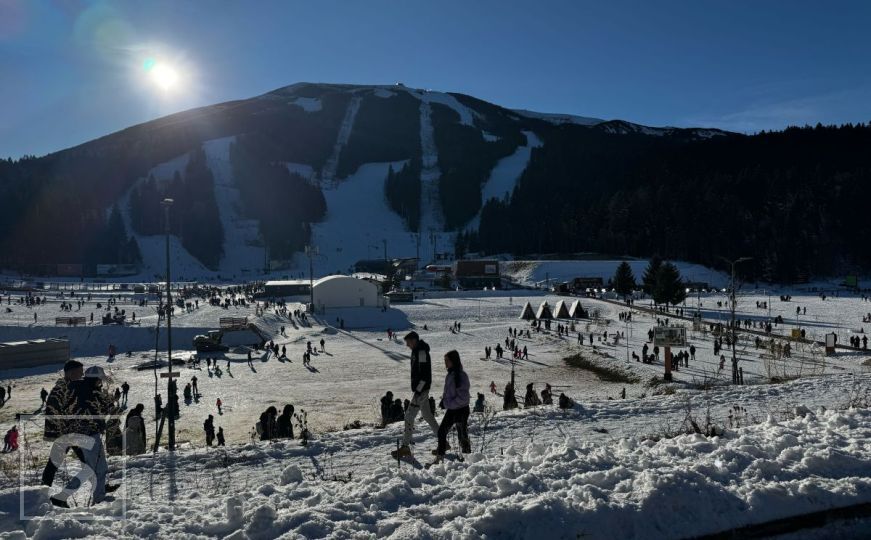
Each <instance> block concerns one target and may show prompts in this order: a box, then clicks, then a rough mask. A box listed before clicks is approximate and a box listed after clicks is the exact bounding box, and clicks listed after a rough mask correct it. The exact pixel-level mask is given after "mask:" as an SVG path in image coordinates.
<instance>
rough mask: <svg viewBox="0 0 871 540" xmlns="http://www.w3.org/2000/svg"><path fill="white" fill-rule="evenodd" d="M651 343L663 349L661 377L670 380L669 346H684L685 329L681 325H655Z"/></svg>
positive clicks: (685, 340) (685, 342) (685, 341)
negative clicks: (663, 361) (663, 364)
mask: <svg viewBox="0 0 871 540" xmlns="http://www.w3.org/2000/svg"><path fill="white" fill-rule="evenodd" d="M653 345H654V346H655V347H663V348H664V349H665V356H664V360H665V373H664V374H663V377H662V378H663V379H664V380H666V381H671V348H672V347H686V345H687V329H686V328H684V327H683V326H657V327H654V329H653Z"/></svg>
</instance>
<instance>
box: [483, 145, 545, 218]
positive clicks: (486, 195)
mask: <svg viewBox="0 0 871 540" xmlns="http://www.w3.org/2000/svg"><path fill="white" fill-rule="evenodd" d="M523 134H524V135H526V144H525V145H524V146H518V147H517V150H515V151H514V153H513V154H511V155H510V156H507V157H504V158H502V159H500V160H499V161H498V162H497V163H496V165H495V166H494V167H493V170H492V171H490V177H489V178H487V181H486V182H485V183H484V186H483V187H482V188H481V201H482V206H483V204H485V203H486V202H487V201H489V200H490V199H502V198H503V197H506V196H508V195H510V194H511V192H512V190H514V186H515V185H517V181H518V180H520V175H522V174H523V171H525V170H526V166H527V165H529V158H530V156H531V155H532V149H533V148H538V147H540V146H541V144H542V142H541V139H539V138H538V137H537V136H536V135H535V133H533V132H531V131H524V132H523ZM480 223H481V213H480V212H479V213H478V215H476V216H475V217H474V218H472V220H471V221H470V222H469V224H468V225H467V226H466V228H468V229H477V228H478V226H479V225H480Z"/></svg>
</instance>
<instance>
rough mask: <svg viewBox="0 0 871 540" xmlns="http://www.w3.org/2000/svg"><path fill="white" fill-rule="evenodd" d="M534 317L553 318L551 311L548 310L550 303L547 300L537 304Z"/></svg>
mask: <svg viewBox="0 0 871 540" xmlns="http://www.w3.org/2000/svg"><path fill="white" fill-rule="evenodd" d="M535 317H536V318H537V319H553V313H552V312H551V311H550V305H549V304H548V303H547V301H545V302H542V303H541V305H540V306H538V313H536V314H535Z"/></svg>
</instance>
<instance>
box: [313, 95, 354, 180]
mask: <svg viewBox="0 0 871 540" xmlns="http://www.w3.org/2000/svg"><path fill="white" fill-rule="evenodd" d="M362 101H363V98H362V97H361V96H353V97H351V100H350V101H349V102H348V108H347V109H346V110H345V116H344V118H342V123H341V125H340V126H339V134H338V136H337V137H336V143H335V145H333V151H332V153H331V154H330V157H328V158H327V161H326V163H324V166H323V168H322V169H321V176H320V183H321V187H335V186H336V184H337V183H338V182H337V179H336V170H337V169H338V167H339V157H340V156H341V154H342V149H343V148H344V147H345V146H346V145H347V144H348V139H350V138H351V131H352V130H353V129H354V119H355V118H357V111H359V110H360V103H361V102H362Z"/></svg>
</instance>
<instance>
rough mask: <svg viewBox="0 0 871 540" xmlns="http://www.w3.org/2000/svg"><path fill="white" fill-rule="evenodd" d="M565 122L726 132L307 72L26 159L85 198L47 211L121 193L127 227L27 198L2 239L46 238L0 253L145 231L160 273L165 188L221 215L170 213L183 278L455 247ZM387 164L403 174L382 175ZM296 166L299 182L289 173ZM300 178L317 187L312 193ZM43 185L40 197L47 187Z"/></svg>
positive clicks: (115, 253) (108, 257)
mask: <svg viewBox="0 0 871 540" xmlns="http://www.w3.org/2000/svg"><path fill="white" fill-rule="evenodd" d="M565 129H578V130H596V131H595V133H599V134H601V135H602V136H614V135H624V134H626V135H628V134H632V135H639V134H640V135H645V136H673V137H679V138H682V139H703V138H707V137H711V136H714V135H721V134H724V132H721V131H719V130H707V129H706V130H684V129H676V128H650V127H647V126H641V125H637V124H632V123H629V122H623V121H608V122H606V121H602V120H598V119H593V118H584V117H579V116H573V115H559V114H546V113H535V112H531V111H526V110H509V109H504V108H502V107H499V106H498V105H494V104H491V103H487V102H485V101H482V100H479V99H476V98H474V97H471V96H467V95H463V94H457V93H448V92H439V91H432V90H423V89H415V88H410V87H406V86H404V85H402V84H395V85H341V84H315V83H298V84H294V85H291V86H287V87H283V88H279V89H277V90H274V91H272V92H268V93H266V94H263V95H261V96H257V97H254V98H251V99H247V100H240V101H233V102H227V103H221V104H217V105H212V106H208V107H201V108H198V109H193V110H189V111H185V112H181V113H177V114H173V115H170V116H167V117H164V118H160V119H157V120H154V121H151V122H147V123H144V124H140V125H137V126H133V127H131V128H128V129H125V130H123V131H119V132H117V133H114V134H111V135H107V136H105V137H102V138H100V139H97V140H94V141H91V142H88V143H85V144H82V145H80V146H77V147H74V148H71V149H68V150H64V151H61V152H58V153H55V154H51V155H49V156H46V157H44V158H39V159H34V160H27V161H26V162H25V161H22V162H18V164H16V165H17V166H19V167H22V168H24V169H26V172H27V173H28V174H33V172H32V171H33V170H34V169H38V168H40V167H42V168H47V169H51V171H52V172H51V174H49V175H47V177H46V178H45V182H44V183H43V184H42V185H41V188H40V189H42V190H46V191H48V190H52V189H65V190H67V192H68V195H69V196H70V197H72V199H73V200H75V201H77V202H76V205H78V208H77V209H75V210H72V209H69V208H67V207H63V206H60V203H57V204H58V206H60V208H56V207H55V206H52V204H53V203H51V204H50V201H51V198H50V197H42V199H44V200H40V202H39V204H44V205H48V206H46V207H45V208H42V210H43V211H44V212H45V213H48V214H54V215H58V217H59V218H60V217H63V216H62V215H60V214H63V213H65V212H70V213H71V214H74V215H83V214H84V215H90V214H92V213H93V214H97V215H99V214H101V215H104V216H105V215H109V214H110V211H111V209H112V208H117V209H118V210H119V213H120V215H121V219H120V221H121V222H123V229H124V233H125V235H119V238H118V239H117V241H115V243H114V244H113V243H112V242H110V241H107V242H105V244H106V245H103V244H102V243H99V242H96V244H98V246H97V247H95V246H94V244H95V242H94V241H93V240H92V239H90V236H103V237H105V236H106V235H107V232H106V231H105V230H104V226H103V224H101V223H99V222H93V223H90V224H88V225H82V226H81V227H80V228H78V229H77V228H76V227H70V228H50V229H49V230H45V231H43V230H42V229H41V228H40V227H36V226H33V224H31V223H30V221H29V220H28V215H27V214H28V213H27V212H25V211H22V212H21V213H20V215H11V216H7V220H8V221H10V222H12V223H17V224H19V225H20V227H18V228H14V229H10V230H9V231H8V232H7V233H6V234H7V235H14V236H12V237H6V238H4V240H5V245H6V246H15V245H16V244H17V243H20V241H21V240H22V239H23V238H27V239H28V240H29V241H30V242H31V243H33V242H34V240H36V241H37V242H39V243H40V244H41V245H44V246H46V248H45V249H44V250H42V251H40V252H38V253H36V252H23V253H22V254H18V255H15V253H17V252H16V250H14V249H9V250H7V256H6V257H5V260H4V261H0V263H5V264H4V265H5V266H9V267H13V268H30V267H34V266H35V265H42V267H43V268H41V269H37V270H36V272H41V271H44V272H45V273H52V272H51V268H52V266H53V265H56V264H58V263H75V264H84V267H83V270H82V273H85V274H88V273H89V269H92V268H93V267H94V266H95V265H96V264H100V263H117V262H128V259H132V258H139V257H138V255H137V253H136V251H137V249H136V248H134V247H131V245H132V244H133V240H135V244H136V245H137V247H138V252H139V255H141V260H142V274H143V275H144V276H153V275H155V274H160V273H161V269H162V267H163V263H161V262H160V261H161V260H162V256H160V254H161V253H162V249H163V242H164V240H163V238H162V236H160V234H161V233H162V232H163V227H162V226H158V225H157V223H156V222H155V221H154V220H153V219H152V220H151V221H149V219H148V216H150V215H155V214H157V213H159V209H158V206H157V205H158V203H159V199H161V198H163V197H165V196H170V195H172V196H174V197H175V198H177V199H180V200H181V202H182V206H183V207H180V208H176V209H174V212H180V213H185V212H187V211H189V209H190V207H192V206H193V205H194V201H195V202H196V204H197V205H200V208H199V209H198V210H197V211H198V212H199V213H198V214H197V216H199V215H203V216H206V217H209V219H199V218H197V219H188V220H187V221H186V222H184V223H181V221H184V220H182V219H181V218H173V219H178V220H180V222H179V223H175V222H173V227H172V232H173V237H174V239H173V254H174V255H173V257H174V264H175V268H177V272H178V274H179V277H194V276H218V275H221V276H225V277H232V276H237V277H241V276H245V275H248V276H253V275H256V274H259V273H262V271H263V270H264V268H266V267H269V268H270V269H271V270H273V271H276V270H277V271H278V272H283V273H295V272H298V271H301V269H302V268H307V266H308V261H307V259H306V257H305V256H304V254H303V247H304V245H306V244H308V243H312V244H314V245H315V246H317V247H318V255H317V257H316V260H315V261H314V265H315V267H316V269H317V271H318V272H319V273H320V272H332V271H336V270H340V271H345V270H347V269H348V268H349V267H350V266H351V265H353V264H354V263H355V262H356V261H358V260H360V259H366V258H377V257H380V256H383V255H384V252H385V251H386V252H387V255H388V256H389V257H397V256H399V257H412V256H417V255H418V254H419V255H420V256H421V257H422V258H424V259H426V260H429V259H434V258H436V257H437V256H438V254H439V253H449V252H453V246H454V236H455V234H456V231H474V230H475V229H477V227H478V223H479V220H480V212H481V209H482V207H483V205H484V203H486V202H487V201H488V200H489V199H491V198H496V199H502V198H504V197H507V196H509V195H510V194H511V192H512V190H513V189H514V186H515V185H516V183H517V181H518V179H519V178H520V176H521V175H522V174H523V172H524V170H525V169H526V166H527V164H528V163H529V160H530V158H531V156H532V154H533V152H535V150H536V149H537V148H541V147H543V146H546V145H547V144H548V138H549V135H550V134H551V133H552V132H553V131H554V130H565ZM191 152H203V154H204V161H205V167H207V168H208V170H209V171H210V173H211V182H212V184H213V185H212V186H204V185H202V184H201V185H198V187H197V188H193V187H191V184H190V182H189V181H188V180H187V175H188V174H193V173H191V172H190V171H187V168H189V167H188V162H189V155H190V154H191ZM243 157H244V160H243ZM276 167H278V168H281V170H282V172H277V169H276ZM95 169H96V170H100V172H98V173H97V174H94V173H93V171H94V170H95ZM391 170H392V171H393V172H394V173H397V177H396V181H394V182H392V183H391V184H390V185H389V186H386V184H385V181H386V178H387V176H388V173H389V172H390V171H391ZM400 171H402V172H400ZM2 173H3V171H2V170H0V185H3V187H5V188H6V189H8V190H14V186H13V185H12V184H14V182H15V181H16V180H17V177H16V174H14V173H8V174H6V175H4V174H2ZM264 176H266V177H268V179H264ZM273 176H275V178H272V177H273ZM286 177H292V179H293V182H297V183H296V184H294V185H295V186H297V187H295V188H294V187H288V186H290V185H291V184H290V182H291V181H290V180H287V179H286ZM300 182H303V183H305V184H307V185H308V186H310V187H311V188H312V189H311V190H308V189H307V190H305V193H303V192H302V191H300V186H301V185H302V184H300ZM4 184H6V185H4ZM36 184H37V182H32V183H31V186H32V185H36ZM318 191H319V192H320V194H318ZM183 194H186V195H183ZM32 195H33V196H34V197H36V198H39V197H40V193H39V192H38V191H37V192H35V193H33V194H32ZM43 195H44V194H43ZM200 195H202V196H200ZM297 199H299V200H297ZM46 200H47V201H49V202H46ZM185 201H186V204H187V208H186V207H184V204H185ZM285 202H286V203H287V204H285ZM143 216H144V217H143ZM282 228H283V229H284V231H287V232H286V234H285V233H284V232H282ZM67 234H69V236H70V237H69V238H67V237H66V235H67ZM211 234H214V235H217V236H216V237H214V238H212V237H210V235H211ZM42 235H45V236H46V238H44V239H43V238H42ZM125 237H126V239H125ZM130 239H133V240H130ZM210 239H211V240H212V241H214V242H217V244H218V245H222V246H223V253H222V254H221V256H220V257H219V258H218V257H217V256H215V257H212V258H213V259H214V260H211V261H210V260H208V259H206V258H203V256H202V255H201V254H200V252H202V251H203V250H202V249H199V250H198V249H197V248H198V247H202V246H203V245H205V244H203V242H204V241H209V240H210ZM207 243H208V242H207ZM10 252H11V253H13V255H8V253H10ZM303 263H304V264H303Z"/></svg>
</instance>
